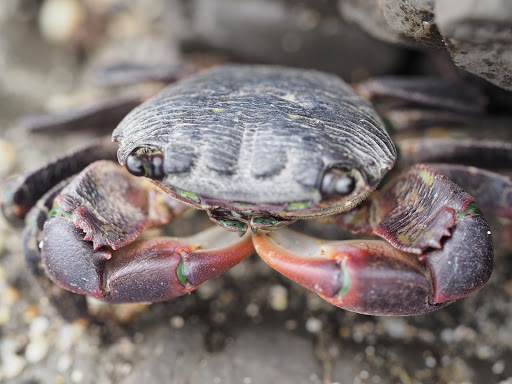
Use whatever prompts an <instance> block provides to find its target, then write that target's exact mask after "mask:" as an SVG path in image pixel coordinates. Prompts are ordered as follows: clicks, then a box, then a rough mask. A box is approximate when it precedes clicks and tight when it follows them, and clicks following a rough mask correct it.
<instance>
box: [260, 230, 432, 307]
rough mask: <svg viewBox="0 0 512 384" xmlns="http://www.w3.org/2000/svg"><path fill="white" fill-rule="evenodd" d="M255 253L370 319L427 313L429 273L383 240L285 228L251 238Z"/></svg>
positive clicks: (416, 260)
mask: <svg viewBox="0 0 512 384" xmlns="http://www.w3.org/2000/svg"><path fill="white" fill-rule="evenodd" d="M253 241H254V246H255V248H256V252H258V254H259V255H260V256H261V257H262V258H263V260H265V262H266V263H267V264H269V265H270V266H271V267H272V268H274V269H276V270H277V271H278V272H280V273H282V274H283V275H285V276H287V277H289V278H290V279H292V280H294V281H295V282H297V283H299V284H301V285H303V286H304V287H306V288H308V289H310V290H312V291H314V292H316V293H318V294H319V295H320V296H321V297H322V298H323V299H324V300H326V301H327V302H329V303H331V304H333V305H336V306H338V307H341V308H344V309H347V310H349V311H353V312H358V313H365V314H370V315H412V314H417V313H425V312H430V311H432V310H435V309H438V308H439V306H437V305H431V304H430V303H429V298H431V297H432V294H433V288H432V284H431V280H430V276H429V272H428V269H427V268H426V266H425V265H424V263H422V262H420V261H419V259H418V258H417V257H415V256H414V255H412V254H409V253H406V252H403V251H399V250H397V249H395V248H393V247H392V246H391V245H389V244H388V243H387V242H385V241H382V240H366V241H358V240H345V241H325V242H324V241H320V240H318V239H316V238H313V237H309V236H307V235H303V234H300V233H298V232H294V231H292V230H289V229H284V230H281V231H277V232H271V233H266V234H258V235H256V236H254V239H253Z"/></svg>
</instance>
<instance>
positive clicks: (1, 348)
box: [0, 0, 512, 384]
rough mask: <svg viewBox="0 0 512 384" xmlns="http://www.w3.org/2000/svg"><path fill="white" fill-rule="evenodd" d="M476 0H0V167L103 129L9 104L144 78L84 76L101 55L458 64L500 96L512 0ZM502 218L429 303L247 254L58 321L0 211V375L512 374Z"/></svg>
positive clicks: (61, 104) (236, 378)
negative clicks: (410, 302) (133, 298)
mask: <svg viewBox="0 0 512 384" xmlns="http://www.w3.org/2000/svg"><path fill="white" fill-rule="evenodd" d="M449 3H451V4H453V6H450V4H449ZM461 3H464V4H465V5H464V6H462V5H461ZM457 4H458V5H459V6H458V5H457ZM483 4H484V2H482V1H455V0H451V1H441V0H437V1H421V0H416V1H394V2H391V1H385V0H382V1H381V2H375V1H349V0H346V1H343V0H341V1H339V2H337V1H320V0H316V1H315V0H311V1H292V0H289V1H285V0H282V1H278V0H274V1H270V0H268V1H263V0H252V1H250V0H244V1H242V0H195V1H192V0H189V1H187V0H183V1H178V0H174V1H163V0H161V1H160V0H158V1H157V0H154V1H151V2H147V1H142V0H126V1H121V0H106V1H98V0H84V1H78V0H46V1H42V0H41V1H37V0H6V1H2V2H1V3H0V74H1V75H0V153H1V154H2V156H1V158H2V161H1V162H0V177H1V179H2V180H3V179H5V178H6V177H7V176H8V175H10V174H13V173H20V172H25V171H27V170H30V169H33V168H34V167H36V166H38V165H41V164H43V163H44V162H45V161H47V160H49V159H52V158H54V157H56V156H57V155H58V154H59V153H62V152H63V151H66V150H69V149H70V148H72V147H73V146H75V145H77V144H81V143H83V142H84V141H86V140H90V139H91V138H92V137H96V136H98V135H101V134H102V133H101V132H98V130H97V129H96V130H91V131H84V130H80V131H73V132H53V133H47V134H43V133H40V134H34V133H29V132H27V131H26V130H24V129H23V127H22V126H21V125H20V123H19V120H18V119H19V118H20V117H21V116H23V115H26V114H29V113H34V112H40V111H43V110H61V109H65V108H67V107H70V106H76V105H81V104H82V103H87V102H90V101H92V100H98V99H101V98H108V97H109V96H111V95H116V94H120V93H123V94H125V93H130V92H139V91H140V88H139V87H138V86H132V87H129V88H127V87H114V88H112V87H111V88H109V89H105V88H103V87H101V86H100V85H98V84H97V82H96V81H95V77H94V74H95V73H96V71H97V69H98V68H100V67H101V66H102V65H105V64H109V63H114V62H120V61H128V60H129V61H135V62H141V63H148V62H151V63H164V62H166V63H168V62H171V63H189V64H193V65H196V66H209V65H213V64H215V63H220V62H225V61H235V62H258V63H278V64H283V65H295V66H302V67H315V68H319V69H323V70H327V71H331V72H335V73H338V74H339V75H341V76H342V77H343V78H345V79H346V80H348V81H356V80H361V79H364V78H367V77H369V76H372V75H382V74H415V73H420V74H441V75H443V76H446V77H450V76H462V77H468V78H469V79H470V80H473V81H477V82H481V83H482V84H484V86H485V87H487V88H489V89H490V90H491V91H492V92H494V94H495V95H498V96H496V98H495V99H496V100H508V98H509V94H507V92H506V91H505V90H510V89H511V72H512V71H511V62H512V45H511V44H512V43H511V41H512V37H511V31H512V28H511V27H512V25H511V20H512V10H511V9H510V8H511V6H510V3H509V2H507V1H506V0H503V1H499V0H493V1H486V2H485V7H484V9H481V7H482V6H483ZM377 5H380V6H377ZM404 15H405V16H404ZM413 16H414V17H413ZM420 26H421V27H422V28H420ZM363 30H364V31H366V32H363ZM384 31H387V32H384ZM370 35H373V36H374V37H378V38H379V39H382V40H385V41H386V42H382V41H379V40H376V39H374V38H372V37H370ZM453 62H454V63H455V64H456V65H457V66H458V67H459V69H457V67H456V66H454V65H453ZM460 68H463V69H466V71H462V70H461V69H460ZM469 72H470V73H472V74H474V75H478V77H479V79H478V78H475V77H473V76H472V75H469V74H468V73H469ZM487 80H488V81H490V82H491V83H492V84H493V85H490V83H489V82H487ZM495 86H496V87H495ZM507 105H509V104H507V102H504V103H503V104H500V105H499V106H498V109H499V108H502V109H503V108H506V106H507ZM504 106H505V107H504ZM102 128H104V129H105V131H109V130H111V128H113V127H102ZM196 219H197V218H196V217H190V218H188V220H189V221H194V220H196ZM502 228H503V223H496V225H495V226H494V232H495V235H496V239H497V242H496V245H497V248H498V249H497V256H496V261H495V264H496V267H495V272H494V274H493V276H492V278H491V281H490V282H489V284H488V285H487V286H486V287H484V288H483V289H482V290H481V291H480V292H478V293H477V294H475V295H472V296H471V297H468V298H466V299H463V300H460V301H459V302H457V303H454V304H453V305H451V306H449V307H447V308H445V309H443V310H440V311H438V312H435V313H431V314H428V315H423V316H415V317H404V318H399V317H380V318H378V317H370V316H364V315H358V314H354V313H350V312H347V311H343V310H340V309H337V308H334V307H332V306H330V305H328V304H326V303H324V302H323V301H322V300H321V299H320V298H319V297H318V296H317V295H316V294H313V293H310V292H306V291H305V290H304V289H302V288H301V287H299V286H297V285H295V284H292V283H290V282H289V281H288V280H287V279H286V278H284V277H281V276H279V275H278V274H277V273H275V272H274V271H273V270H271V269H270V268H269V267H267V266H266V265H265V264H264V263H263V262H262V261H260V260H259V259H258V258H257V257H256V256H254V257H251V258H250V259H249V260H247V261H245V262H244V263H242V264H241V265H239V266H237V267H236V268H234V269H233V270H232V271H230V272H229V273H227V274H225V275H224V276H221V277H219V278H216V279H214V280H212V281H210V282H208V283H207V284H205V285H204V286H203V287H201V288H200V289H199V290H198V291H197V292H195V293H193V294H191V295H188V296H185V297H182V298H179V299H177V300H174V301H171V302H166V303H158V304H153V305H150V306H142V305H141V306H109V305H100V304H98V303H93V302H91V307H92V311H93V312H94V314H95V320H88V321H85V320H80V321H75V322H67V321H65V320H63V319H62V317H60V316H59V314H58V312H57V311H56V310H55V308H53V307H52V306H51V305H50V304H49V302H48V299H47V298H46V297H45V295H44V292H42V291H41V289H40V288H39V287H38V285H37V284H35V282H34V280H33V279H32V277H31V276H30V274H29V273H28V271H27V270H26V269H25V266H24V261H23V256H22V252H21V231H20V229H16V228H10V227H8V225H7V224H6V223H4V222H3V221H0V252H1V256H0V381H2V382H5V383H139V382H141V381H142V380H146V381H148V382H149V381H151V382H157V383H158V382H165V383H183V384H192V383H244V384H252V383H254V384H255V383H294V384H298V383H375V384H380V383H382V384H387V383H404V384H409V383H484V382H485V383H503V384H504V383H512V363H511V362H512V258H510V256H509V253H510V252H509V251H507V247H505V246H504V245H503V242H504V241H502V240H500V239H501V238H502V237H501V236H500V234H501V233H502ZM323 235H324V236H336V235H337V230H336V229H333V228H329V229H326V230H325V231H323Z"/></svg>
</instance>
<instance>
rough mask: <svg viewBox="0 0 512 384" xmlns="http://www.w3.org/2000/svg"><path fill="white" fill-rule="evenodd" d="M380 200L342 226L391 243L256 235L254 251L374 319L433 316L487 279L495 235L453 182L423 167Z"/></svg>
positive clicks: (347, 217)
mask: <svg viewBox="0 0 512 384" xmlns="http://www.w3.org/2000/svg"><path fill="white" fill-rule="evenodd" d="M376 195H377V196H375V197H374V198H373V199H372V200H371V201H370V202H369V203H368V204H366V205H363V206H362V207H361V208H360V209H359V210H357V212H356V213H353V212H350V213H348V214H342V215H340V216H338V217H337V221H338V223H339V224H342V225H344V226H345V227H348V228H350V229H351V230H352V231H353V232H356V233H359V234H371V233H372V232H373V234H375V235H378V236H380V237H382V238H384V239H386V240H387V242H385V241H382V240H345V241H321V240H319V239H315V238H311V237H309V236H305V235H301V234H298V233H295V232H292V231H289V230H287V233H285V232H284V231H279V232H273V233H269V234H260V235H257V236H255V237H254V245H255V248H256V251H257V252H258V254H259V255H260V256H261V257H262V258H263V259H264V260H265V261H266V262H267V263H268V264H269V265H270V266H272V267H273V268H275V269H276V270H278V271H279V272H281V273H282V274H284V275H285V276H287V277H289V278H291V279H292V280H294V281H296V282H298V283H299V284H301V285H303V286H305V287H307V288H309V289H311V290H313V291H315V292H317V293H318V294H319V295H320V296H321V297H323V298H324V299H325V300H327V301H328V302H329V303H331V304H334V305H336V306H339V307H342V308H345V309H348V310H351V311H355V312H360V313H366V314H373V315H413V314H420V313H426V312H430V311H433V310H436V309H439V308H440V307H441V306H444V305H446V304H449V303H450V302H452V301H453V300H456V299H458V298H461V297H464V296H467V295H469V294H471V293H473V292H475V291H476V290H478V289H480V288H481V287H482V286H483V285H484V284H485V283H486V282H487V281H488V279H489V278H490V276H491V272H492V265H493V247H492V241H491V232H490V230H489V227H488V224H487V222H486V221H485V220H484V219H483V217H482V216H481V212H480V211H479V209H478V207H477V206H476V205H475V203H474V201H473V198H472V197H471V196H470V195H469V194H467V193H466V192H464V191H463V190H462V189H460V188H459V187H458V186H457V185H456V184H454V183H453V182H451V181H450V180H448V179H447V178H446V177H444V176H443V175H441V174H440V173H438V172H436V171H434V170H433V169H432V168H430V167H428V166H426V165H423V164H419V165H416V166H414V167H411V168H409V169H408V170H406V171H405V172H403V173H402V174H400V175H399V176H398V177H396V178H395V179H394V180H392V181H390V183H389V184H387V185H386V186H385V187H384V188H383V189H382V190H380V191H378V192H376ZM419 196H421V197H422V198H419Z"/></svg>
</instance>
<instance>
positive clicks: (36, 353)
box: [25, 336, 50, 363]
mask: <svg viewBox="0 0 512 384" xmlns="http://www.w3.org/2000/svg"><path fill="white" fill-rule="evenodd" d="M49 348H50V345H49V343H48V340H47V339H46V338H45V337H41V336H39V337H36V338H34V339H32V340H30V342H29V343H28V345H27V348H26V349H25V358H26V359H27V361H28V362H29V363H37V362H39V361H42V360H43V359H44V358H45V357H46V356H47V355H48V351H49Z"/></svg>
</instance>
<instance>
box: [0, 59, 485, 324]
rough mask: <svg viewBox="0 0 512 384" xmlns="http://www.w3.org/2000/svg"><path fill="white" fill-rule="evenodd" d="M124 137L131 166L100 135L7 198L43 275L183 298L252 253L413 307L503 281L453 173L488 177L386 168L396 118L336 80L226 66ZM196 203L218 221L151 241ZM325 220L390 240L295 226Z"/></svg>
mask: <svg viewBox="0 0 512 384" xmlns="http://www.w3.org/2000/svg"><path fill="white" fill-rule="evenodd" d="M376 84H377V83H374V84H373V86H372V83H368V84H367V86H366V88H361V89H360V90H361V92H363V93H366V94H367V95H369V97H373V96H378V95H379V90H382V89H383V87H384V88H386V84H387V83H386V82H385V81H383V82H379V83H378V84H377V85H378V86H377V87H375V85H376ZM408 84H409V83H408ZM430 85H431V83H428V86H426V87H424V88H428V87H429V86H430ZM386 89H387V88H386ZM403 89H407V87H402V90H403ZM436 89H437V88H436ZM386 93H387V92H386ZM410 95H412V96H410ZM395 96H396V94H395ZM415 97H416V95H415V94H414V93H413V92H406V96H405V98H409V99H410V100H413V101H414V99H415ZM420 99H421V100H420V101H422V102H425V101H426V102H425V103H426V104H429V100H430V99H429V97H428V95H427V96H426V97H424V96H421V97H420ZM468 99H471V97H468ZM439 104H442V105H444V104H445V102H444V100H441V101H440V102H439V101H438V103H437V105H439ZM455 109H456V108H455ZM388 112H389V109H388ZM427 112H428V111H427ZM422 116H423V115H422ZM420 120H421V119H420ZM113 141H114V142H117V143H119V149H118V151H117V158H118V160H119V162H120V163H121V164H122V165H125V167H124V168H123V167H122V166H121V165H118V164H116V163H115V162H113V161H112V159H113V158H114V157H115V154H114V151H113V149H112V147H110V146H106V145H104V144H95V145H93V146H92V147H87V148H85V149H82V150H81V151H78V152H74V153H72V154H70V155H68V156H64V157H62V158H60V159H58V160H56V161H54V162H53V163H51V164H49V165H46V166H45V167H43V168H41V169H40V170H37V171H34V172H32V173H30V174H28V175H25V176H24V177H22V178H21V179H17V180H16V181H15V182H11V183H10V184H9V185H8V186H7V187H6V188H5V191H4V202H3V206H2V208H3V212H4V214H5V215H6V216H7V217H10V218H13V217H24V216H25V215H26V214H27V212H28V211H29V210H30V212H29V213H28V215H27V218H26V223H27V225H26V228H25V235H24V243H25V256H26V259H27V261H28V264H29V266H30V268H31V269H32V271H33V272H34V273H35V274H36V275H38V276H40V277H42V276H43V275H46V276H48V277H49V278H50V279H51V280H52V281H53V282H54V283H55V284H56V285H58V286H59V287H61V288H64V289H65V290H67V291H71V292H74V293H78V294H80V295H89V296H93V297H96V298H99V299H100V300H104V301H107V302H111V303H125V302H131V303H133V302H157V301H163V300H169V299H172V298H174V297H177V296H180V295H183V294H186V293H189V292H191V291H193V290H195V289H197V288H198V287H199V286H200V285H201V284H202V283H204V282H205V281H207V280H209V279H211V278H213V277H215V276H218V275H220V274H221V273H223V272H225V271H227V270H228V269H230V268H231V267H233V266H234V265H236V264H238V263H239V262H241V261H242V260H244V259H245V258H247V257H248V256H250V255H251V254H252V253H253V252H254V251H256V252H257V253H258V254H259V255H260V256H261V258H262V259H263V260H264V261H265V262H266V263H267V264H269V265H270V266H271V267H272V268H274V269H276V270H277V271H279V272H280V273H282V274H283V275H285V276H287V277H288V278H290V279H292V280H294V281H295V282H297V283H299V284H301V285H303V286H304V287H306V288H308V289H310V290H313V291H315V292H316V293H318V294H319V295H320V296H321V297H322V298H323V299H325V300H326V301H327V302H329V303H331V304H333V305H335V306H338V307H341V308H344V309H347V310H350V311H355V312H359V313H364V314H371V315H414V314H422V313H427V312H430V311H433V310H436V309H439V308H442V307H444V306H446V305H448V304H450V303H452V302H453V301H455V300H457V299H459V298H461V297H464V296H467V295H469V294H471V293H473V292H475V291H477V290H478V289H480V288H481V287H482V286H484V285H485V283H486V282H487V281H488V279H489V277H490V275H491V272H492V265H493V245H492V240H491V231H490V229H489V226H488V224H487V222H486V221H485V219H484V218H483V216H482V212H481V211H480V209H479V207H478V206H477V205H476V203H475V199H474V198H473V197H472V196H471V195H470V194H469V193H467V192H465V191H464V190H463V189H462V188H461V187H460V186H458V185H457V184H455V183H454V182H453V181H451V180H450V179H449V178H448V177H446V176H445V175H444V174H447V175H449V176H450V178H457V177H459V179H460V180H461V182H462V183H464V175H465V173H464V172H467V171H468V169H470V170H472V172H473V174H474V175H475V177H476V178H477V179H478V180H482V177H483V176H482V175H484V174H485V173H484V171H478V170H475V169H473V168H467V167H461V168H457V167H460V166H459V165H444V166H441V165H434V166H429V165H427V164H415V165H412V166H409V167H403V168H404V169H402V170H401V171H400V172H399V173H398V174H396V175H395V176H393V177H387V176H386V175H387V173H388V171H390V170H391V169H392V168H393V167H394V165H395V162H396V158H397V151H396V149H395V146H394V144H393V142H392V140H391V138H390V137H389V135H388V133H387V132H386V129H385V126H384V123H383V121H382V120H381V118H380V117H379V115H378V114H377V112H376V111H375V109H374V108H373V107H372V105H371V104H370V103H369V102H368V101H366V100H365V99H364V98H362V97H361V96H360V95H359V94H358V93H356V92H355V91H354V90H353V89H352V88H351V87H350V86H349V85H347V84H346V83H345V82H343V81H342V80H341V79H340V78H338V77H337V76H335V75H332V74H328V73H324V72H319V71H315V70H304V69H291V68H285V67H277V66H258V65H224V66H219V67H216V68H214V69H212V70H209V71H205V72H201V73H198V74H195V75H192V76H190V77H187V78H186V79H184V80H180V81H178V82H176V83H174V84H171V85H169V86H168V87H167V88H165V89H164V90H163V91H162V92H161V93H159V94H158V95H157V96H155V97H154V98H152V99H150V100H148V101H146V102H145V103H143V104H142V105H140V106H138V107H137V108H135V109H134V110H133V111H132V112H130V113H129V114H128V115H127V116H126V117H125V118H124V119H123V121H122V122H121V123H120V124H119V125H118V126H117V128H116V129H115V130H114V132H113ZM432 152H433V151H430V152H429V153H432ZM404 157H405V158H407V155H405V156H404ZM434 158H435V156H434ZM105 159H108V160H105ZM96 160H97V161H96ZM443 167H444V168H443ZM436 169H440V170H441V171H442V173H441V172H440V171H438V170H436ZM74 174H77V175H75V176H72V175H74ZM461 175H462V176H461ZM493 175H494V174H493ZM385 176H386V180H385V183H381V182H382V181H383V179H384V178H385ZM61 180H62V181H61ZM381 184H383V185H381ZM483 194H485V193H483ZM477 200H478V196H477ZM490 205H492V203H491V204H490ZM31 207H32V208H31ZM189 207H193V208H196V209H199V210H204V211H206V212H207V213H208V216H209V218H210V219H211V220H212V221H213V222H215V223H216V224H218V225H217V226H213V227H212V228H209V229H207V230H205V231H203V232H200V233H198V234H196V235H193V236H191V237H187V238H170V237H158V238H146V236H145V235H144V231H145V230H146V229H148V228H149V227H152V226H161V225H165V224H167V223H169V222H171V221H172V220H173V219H175V218H176V217H178V216H179V215H181V214H183V213H184V212H185V211H187V210H188V208H189ZM486 208H487V205H486ZM490 210H492V209H490ZM318 218H322V219H329V218H330V220H331V221H335V222H336V223H337V224H339V225H341V226H342V227H345V228H347V229H349V230H351V231H352V232H354V233H357V234H363V235H365V236H366V235H372V234H373V235H376V236H377V237H380V238H381V239H367V238H365V239H351V240H341V241H331V240H322V239H317V238H313V237H310V236H308V235H305V234H302V233H299V232H297V231H294V230H291V229H288V228H285V227H286V226H288V225H289V224H291V223H293V222H295V221H297V220H305V219H318ZM59 297H60V296H59ZM62 297H66V298H68V296H62ZM69 297H71V296H69ZM78 297H79V299H77V298H76V295H73V296H72V299H71V300H82V299H81V298H82V296H78ZM80 302H81V301H80Z"/></svg>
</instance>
